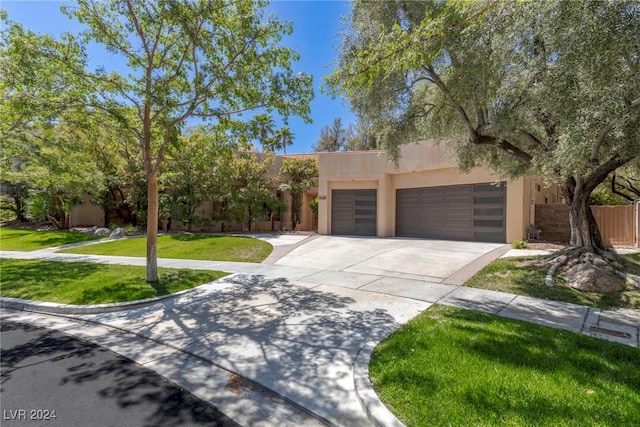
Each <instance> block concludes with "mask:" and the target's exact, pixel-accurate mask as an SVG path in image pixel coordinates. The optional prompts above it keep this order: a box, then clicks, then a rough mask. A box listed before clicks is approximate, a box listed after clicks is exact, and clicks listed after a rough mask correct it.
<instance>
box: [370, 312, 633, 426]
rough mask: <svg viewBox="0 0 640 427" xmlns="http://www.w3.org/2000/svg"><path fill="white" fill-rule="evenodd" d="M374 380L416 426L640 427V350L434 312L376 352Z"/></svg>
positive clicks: (485, 317) (490, 318) (494, 319)
mask: <svg viewBox="0 0 640 427" xmlns="http://www.w3.org/2000/svg"><path fill="white" fill-rule="evenodd" d="M369 375H370V377H371V378H372V383H373V385H374V388H375V389H376V391H377V392H378V394H379V396H380V398H381V399H382V401H383V402H384V403H385V404H386V405H387V406H388V407H389V408H390V409H391V410H392V412H394V413H395V414H396V416H398V418H400V419H401V420H402V421H403V422H404V423H405V424H406V425H407V426H426V425H429V426H431V425H433V426H439V425H447V426H450V425H482V426H489V425H500V426H503V425H506V426H509V425H512V426H533V425H540V426H542V425H553V426H589V425H608V426H631V425H640V350H638V349H637V348H634V347H630V346H625V345H623V344H618V343H613V342H609V341H604V340H598V339H595V338H592V337H589V336H586V335H581V334H577V333H573V332H568V331H562V330H557V329H552V328H548V327H544V326H540V325H534V324H530V323H526V322H521V321H517V320H511V319H505V318H500V317H498V316H494V315H490V314H485V313H479V312H473V311H468V310H463V309H458V308H453V307H444V306H434V307H432V308H431V309H430V310H427V311H425V312H423V313H422V314H421V315H419V316H418V317H416V318H414V319H413V320H411V321H410V322H409V323H408V324H406V325H404V326H403V327H402V328H400V329H399V330H398V331H396V332H395V333H394V334H392V335H391V336H390V337H389V338H388V339H387V340H386V341H384V342H382V343H380V344H379V345H378V347H376V349H375V351H374V353H373V355H372V359H371V364H370V365H369Z"/></svg>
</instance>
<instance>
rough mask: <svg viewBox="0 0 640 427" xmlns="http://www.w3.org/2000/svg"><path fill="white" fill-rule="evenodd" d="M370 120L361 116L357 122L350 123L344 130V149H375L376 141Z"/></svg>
mask: <svg viewBox="0 0 640 427" xmlns="http://www.w3.org/2000/svg"><path fill="white" fill-rule="evenodd" d="M372 126H373V124H372V123H371V120H367V119H365V118H361V119H360V120H358V123H357V124H351V125H349V127H348V128H347V130H346V137H345V143H344V150H345V151H365V150H377V149H378V148H379V147H378V141H377V138H376V136H375V134H374V132H373V129H372Z"/></svg>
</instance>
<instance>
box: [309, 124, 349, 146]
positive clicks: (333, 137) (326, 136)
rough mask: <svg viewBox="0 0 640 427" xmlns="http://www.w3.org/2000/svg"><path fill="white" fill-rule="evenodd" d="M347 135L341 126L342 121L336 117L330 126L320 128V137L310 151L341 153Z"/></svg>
mask: <svg viewBox="0 0 640 427" xmlns="http://www.w3.org/2000/svg"><path fill="white" fill-rule="evenodd" d="M346 138H347V133H346V130H345V129H344V126H343V125H342V119H341V118H340V117H336V118H335V119H333V123H331V126H327V125H325V126H322V128H321V129H320V137H319V138H318V140H317V141H316V142H315V143H314V144H313V146H312V147H311V149H312V150H313V151H315V152H323V151H328V152H332V151H341V150H342V149H343V148H344V145H345V143H346Z"/></svg>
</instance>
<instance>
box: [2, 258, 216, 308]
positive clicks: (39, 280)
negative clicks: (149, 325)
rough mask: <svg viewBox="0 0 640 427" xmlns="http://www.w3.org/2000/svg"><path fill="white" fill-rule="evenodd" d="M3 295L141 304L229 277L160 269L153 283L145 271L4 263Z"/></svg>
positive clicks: (53, 263)
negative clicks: (141, 302)
mask: <svg viewBox="0 0 640 427" xmlns="http://www.w3.org/2000/svg"><path fill="white" fill-rule="evenodd" d="M0 271H1V274H2V283H1V285H0V296H3V297H11V298H22V299H28V300H37V301H47V302H56V303H62V304H106V303H113V302H123V301H135V300H139V299H144V298H152V297H157V296H160V295H167V294H171V293H175V292H178V291H181V290H184V289H189V288H193V287H195V286H199V285H202V284H204V283H208V282H211V281H213V280H216V279H219V278H221V277H224V276H226V275H228V273H224V272H221V271H197V270H186V269H171V268H159V269H158V272H159V273H158V274H159V276H160V280H159V281H158V282H157V283H147V282H145V280H144V277H145V267H134V266H124V265H105V264H96V263H83V262H57V261H40V260H15V259H6V258H5V259H1V260H0Z"/></svg>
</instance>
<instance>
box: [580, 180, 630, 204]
mask: <svg viewBox="0 0 640 427" xmlns="http://www.w3.org/2000/svg"><path fill="white" fill-rule="evenodd" d="M610 185H611V184H610V183H609V182H606V181H605V182H603V183H602V184H600V185H599V186H598V187H596V189H595V190H593V193H591V196H589V204H590V205H599V206H608V205H628V204H629V201H628V200H626V199H625V198H623V197H622V196H619V195H617V194H614V193H612V192H611V189H610Z"/></svg>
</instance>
